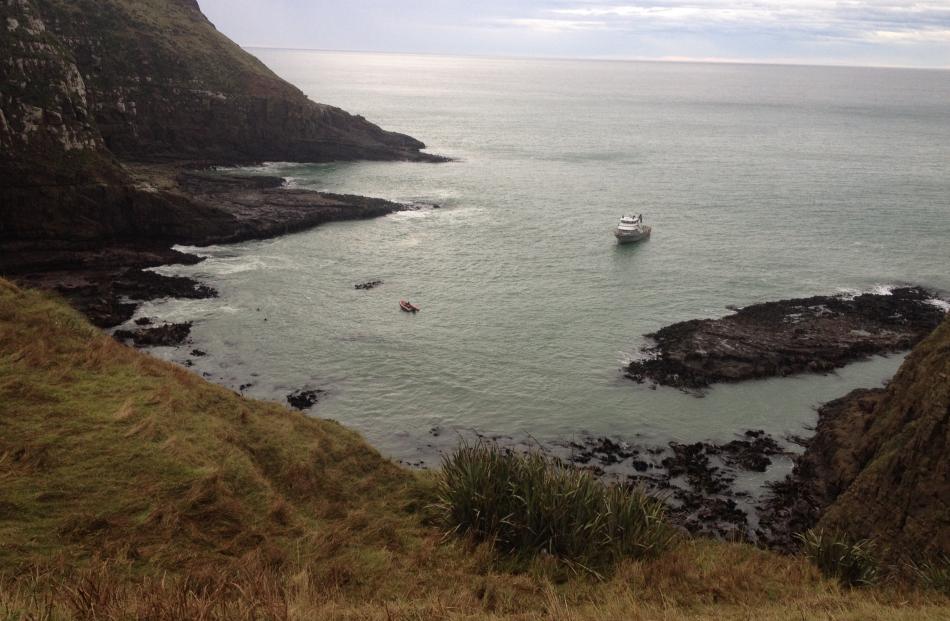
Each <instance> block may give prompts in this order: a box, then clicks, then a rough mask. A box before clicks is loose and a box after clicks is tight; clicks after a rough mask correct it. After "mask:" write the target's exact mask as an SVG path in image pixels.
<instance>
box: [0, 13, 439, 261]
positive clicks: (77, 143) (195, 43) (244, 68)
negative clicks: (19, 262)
mask: <svg viewBox="0 0 950 621" xmlns="http://www.w3.org/2000/svg"><path fill="white" fill-rule="evenodd" d="M0 29H2V31H3V36H2V37H0V55H2V58H3V61H2V62H0V184H2V190H0V241H2V242H7V243H8V246H9V243H11V242H24V241H26V242H29V241H37V242H38V241H42V242H44V243H45V244H47V245H49V244H51V243H54V242H69V243H73V244H74V243H77V242H80V243H86V244H89V245H97V244H101V243H105V242H116V241H125V240H130V239H131V240H135V239H138V240H156V239H163V240H164V239H171V240H175V239H181V238H182V237H184V236H186V234H187V233H188V232H189V231H193V230H194V229H195V227H196V226H197V227H199V228H203V229H208V230H213V229H214V228H215V227H216V226H217V225H218V224H219V223H221V222H227V221H228V216H227V215H226V214H221V213H219V212H217V211H216V210H215V209H213V208H211V207H208V206H207V205H205V206H200V205H195V204H194V203H193V202H192V201H189V200H188V199H187V197H183V196H181V195H169V194H168V193H166V192H163V191H160V190H156V189H155V188H154V187H152V186H151V185H150V184H149V183H147V182H143V180H142V179H140V178H136V179H133V178H132V177H131V176H130V175H129V174H128V172H127V170H126V169H125V167H124V166H123V164H122V162H126V161H136V162H142V161H149V162H165V163H176V164H180V163H204V164H235V163H243V162H251V161H265V160H283V161H313V162H318V161H331V160H355V159H374V160H413V161H439V159H440V158H437V157H434V156H431V155H428V154H425V153H422V152H421V149H422V148H424V145H423V144H422V143H421V142H419V141H418V140H415V139H413V138H410V137H409V136H405V135H402V134H397V133H393V132H387V131H384V130H382V129H380V128H379V127H378V126H376V125H374V124H372V123H370V122H368V121H367V120H365V119H363V118H362V117H359V116H353V115H351V114H348V113H346V112H344V111H343V110H340V109H338V108H334V107H331V106H326V105H321V104H318V103H314V102H312V101H310V100H309V99H307V97H306V96H304V94H303V93H302V92H301V91H299V90H298V89H297V88H295V87H293V86H292V85H290V84H288V83H287V82H285V81H283V80H281V79H280V78H278V77H277V76H276V75H275V74H274V73H273V72H271V71H270V70H269V69H267V68H266V67H265V66H264V65H263V64H262V63H261V62H260V61H258V60H257V59H256V58H254V57H253V56H251V55H250V54H248V53H246V52H244V51H243V50H242V49H241V48H240V47H238V46H237V45H236V44H234V43H233V42H232V41H230V40H229V39H227V37H225V36H224V35H222V34H220V33H219V32H218V31H217V30H215V28H214V26H213V25H212V24H211V23H210V22H209V21H208V20H207V18H205V16H204V15H203V14H202V13H201V11H200V10H199V8H198V5H197V3H196V2H195V1H194V0H168V1H166V0H134V1H133V0H68V1H66V0H10V1H9V2H4V3H2V4H0ZM54 245H55V244H54Z"/></svg>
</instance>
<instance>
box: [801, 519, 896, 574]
mask: <svg viewBox="0 0 950 621" xmlns="http://www.w3.org/2000/svg"><path fill="white" fill-rule="evenodd" d="M798 538H799V540H800V541H801V542H802V548H803V551H804V553H805V556H806V557H808V559H809V560H810V561H811V562H812V563H814V564H815V566H816V567H818V569H819V570H821V573H822V574H824V575H825V576H827V577H829V578H834V579H836V580H838V581H840V582H841V583H842V584H843V585H845V586H850V587H859V586H869V585H871V584H874V583H875V582H876V581H877V580H878V577H879V574H880V570H881V561H880V559H879V558H878V556H877V551H876V549H875V546H874V543H873V542H872V541H870V540H869V539H862V540H860V541H852V540H851V539H849V538H847V537H845V536H843V535H839V534H836V533H829V532H826V531H824V530H810V531H808V532H806V533H803V534H800V535H798Z"/></svg>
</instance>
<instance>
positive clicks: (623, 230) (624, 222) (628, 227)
mask: <svg viewBox="0 0 950 621" xmlns="http://www.w3.org/2000/svg"><path fill="white" fill-rule="evenodd" d="M651 231H653V228H652V227H649V226H647V225H645V224H643V214H640V215H639V216H624V217H622V218H620V224H619V225H617V230H616V231H615V232H614V235H616V236H617V241H618V242H620V243H621V244H629V243H631V242H637V241H640V240H641V239H646V238H648V237H649V236H650V232H651Z"/></svg>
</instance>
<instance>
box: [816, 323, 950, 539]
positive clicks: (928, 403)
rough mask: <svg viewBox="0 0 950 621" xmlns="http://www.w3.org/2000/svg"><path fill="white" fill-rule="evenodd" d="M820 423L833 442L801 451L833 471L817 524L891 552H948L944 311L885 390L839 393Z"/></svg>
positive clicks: (947, 332)
mask: <svg viewBox="0 0 950 621" xmlns="http://www.w3.org/2000/svg"><path fill="white" fill-rule="evenodd" d="M825 424H826V426H827V427H828V428H829V429H832V428H833V429H834V430H835V432H834V435H832V436H829V438H830V439H832V440H833V442H832V443H831V445H830V446H827V445H822V446H819V447H816V448H815V449H814V451H812V452H813V453H815V455H813V456H808V455H806V458H812V459H814V460H820V461H821V463H825V464H827V463H828V462H829V461H831V462H833V464H834V465H833V469H834V470H835V471H836V473H837V474H836V480H835V482H834V483H833V484H832V485H831V486H830V488H831V489H829V490H828V493H831V494H833V496H834V498H831V499H829V500H832V501H833V502H832V504H831V506H830V507H829V508H828V509H827V510H826V511H825V512H824V514H823V515H822V517H821V519H820V521H819V526H821V527H825V528H829V529H834V530H841V531H845V532H848V533H850V534H851V535H852V536H856V537H873V538H875V539H877V540H878V541H879V542H880V543H881V544H884V545H887V546H890V548H891V552H892V553H893V554H894V555H901V556H914V555H926V556H935V555H939V554H943V555H950V319H947V320H945V321H944V323H943V324H942V325H941V326H940V327H939V328H938V329H937V330H936V331H934V333H933V334H932V335H931V336H930V337H929V338H927V339H926V340H925V341H923V342H922V343H921V344H920V345H919V346H917V348H915V349H914V351H913V352H912V353H911V354H910V356H908V357H907V360H906V361H905V362H904V364H903V365H902V366H901V369H900V371H899V372H898V373H897V375H896V376H895V377H894V379H893V381H892V382H891V383H890V385H889V386H888V388H887V390H886V391H878V392H877V393H871V394H868V393H858V394H855V395H853V396H852V397H851V398H850V399H845V400H844V401H843V402H842V403H841V404H839V408H838V410H837V411H836V414H835V416H834V420H829V421H827V422H826V423H825ZM825 469H828V468H825Z"/></svg>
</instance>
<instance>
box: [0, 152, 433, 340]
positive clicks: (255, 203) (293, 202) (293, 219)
mask: <svg viewBox="0 0 950 621" xmlns="http://www.w3.org/2000/svg"><path fill="white" fill-rule="evenodd" d="M135 175H136V178H137V179H138V181H139V182H140V184H142V185H143V186H144V185H147V186H150V187H156V188H161V191H162V192H163V193H165V194H167V195H170V196H175V197H177V199H178V200H180V201H182V202H188V203H191V204H193V205H195V208H193V209H189V210H185V211H183V212H182V214H181V215H180V216H181V218H182V220H181V221H180V222H179V224H180V226H181V227H182V228H183V229H188V230H189V232H188V233H182V234H181V235H180V236H179V237H177V238H173V239H170V240H164V241H156V242H152V243H147V244H145V243H131V242H126V243H124V244H122V243H119V244H117V245H115V246H110V247H102V248H94V249H90V248H88V247H87V246H86V245H84V244H68V243H59V244H51V245H50V247H48V248H47V247H43V245H40V244H29V243H20V244H18V245H17V246H16V248H15V249H12V248H10V246H9V245H4V244H2V243H0V273H4V274H8V275H13V276H14V277H15V278H16V279H17V280H18V281H20V282H23V283H25V284H28V285H29V286H33V287H38V288H41V289H46V290H53V291H56V292H57V293H58V294H60V295H62V296H64V297H65V298H66V299H67V300H69V301H70V303H71V304H72V305H73V306H75V307H76V308H78V309H79V310H80V311H82V312H83V313H84V314H85V315H86V316H88V317H89V318H90V320H91V321H92V322H93V323H94V324H96V325H97V326H99V327H102V328H111V327H115V326H118V325H120V324H122V323H125V322H126V321H128V320H129V319H131V318H132V316H133V314H134V312H135V309H136V308H137V306H138V303H139V302H142V301H147V300H155V299H159V298H165V297H176V298H189V299H202V298H208V297H214V296H215V295H217V293H216V292H215V291H214V290H213V289H212V288H210V287H208V286H206V285H202V284H201V283H198V282H196V281H194V280H192V279H190V278H184V277H169V276H164V275H161V274H157V273H154V272H150V271H143V268H149V267H155V266H158V265H166V264H194V263H197V262H199V261H201V259H200V258H199V257H196V256H193V255H189V254H185V253H181V252H178V251H175V250H171V249H168V246H167V245H168V244H171V243H176V242H177V243H183V244H192V245H197V246H204V245H209V244H219V243H235V242H240V241H246V240H251V239H264V238H268V237H275V236H279V235H284V234H287V233H292V232H296V231H303V230H306V229H309V228H312V227H315V226H318V225H320V224H323V223H326V222H334V221H339V220H354V219H366V218H375V217H379V216H384V215H387V214H390V213H393V212H396V211H402V210H407V209H417V208H419V207H420V206H418V205H405V204H401V203H394V202H390V201H386V200H382V199H377V198H367V197H363V196H351V195H340V194H327V193H322V192H313V191H309V190H298V189H288V188H286V187H284V180H283V179H281V178H280V177H266V176H257V175H237V174H224V173H216V172H209V171H194V170H188V169H182V168H180V167H178V166H149V167H144V168H137V169H135ZM163 243H164V245H163ZM7 250H9V251H7Z"/></svg>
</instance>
